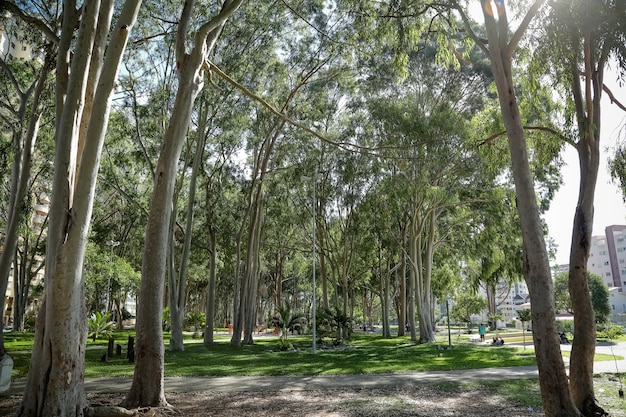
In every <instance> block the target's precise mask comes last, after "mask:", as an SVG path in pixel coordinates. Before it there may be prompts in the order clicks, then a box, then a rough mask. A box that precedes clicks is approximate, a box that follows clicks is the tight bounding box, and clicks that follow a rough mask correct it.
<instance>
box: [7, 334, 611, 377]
mask: <svg viewBox="0 0 626 417" xmlns="http://www.w3.org/2000/svg"><path fill="white" fill-rule="evenodd" d="M129 335H133V334H132V333H130V332H116V333H115V335H114V337H115V344H121V345H122V346H123V353H122V356H115V355H114V356H113V357H111V358H109V359H108V361H107V362H102V361H101V357H102V356H103V354H104V353H105V352H106V348H107V340H105V339H101V340H96V341H95V342H93V341H91V340H89V341H88V344H87V351H86V355H85V361H86V366H85V377H87V378H94V377H105V376H132V374H133V371H134V365H133V364H132V363H129V362H128V360H127V359H126V356H125V355H126V343H127V340H128V336H129ZM168 337H169V335H168V334H165V343H166V344H167V342H168V340H169V339H168ZM215 340H216V342H215V344H214V345H213V346H212V347H210V348H208V349H207V348H205V347H204V345H203V344H202V341H201V340H198V339H192V338H191V335H189V336H188V337H187V339H186V341H185V350H184V352H170V351H169V350H168V349H167V346H166V349H165V375H166V376H233V375H255V376H275V375H337V374H376V373H399V372H417V371H448V370H454V369H475V368H497V367H505V366H522V365H534V364H535V363H536V362H535V356H534V354H533V352H532V350H529V349H523V348H522V347H512V346H506V345H505V346H503V347H492V346H485V345H476V344H474V343H469V342H459V341H458V340H457V342H456V343H453V345H452V348H451V349H448V343H447V336H446V337H443V336H442V339H441V343H438V344H425V345H416V344H414V343H412V342H411V341H410V338H409V337H408V336H405V337H393V338H391V339H383V338H381V336H380V335H376V334H362V333H355V334H353V335H352V339H351V340H349V341H348V342H346V343H345V345H343V346H341V347H339V348H336V349H334V348H326V347H325V346H323V345H321V344H320V345H318V349H317V353H316V354H313V353H312V351H311V350H312V349H311V339H310V337H305V336H303V337H290V338H289V341H290V342H291V343H292V344H293V345H294V350H289V351H281V350H280V348H279V343H278V339H277V338H257V339H256V340H255V344H254V345H250V346H243V347H240V348H236V347H232V346H230V344H229V340H230V338H229V337H228V336H219V335H218V336H216V337H215ZM32 343H33V334H32V333H7V334H5V344H6V347H7V350H8V351H9V352H10V354H11V355H12V356H13V359H14V362H15V365H14V370H13V376H14V377H16V378H20V377H25V376H26V375H27V373H28V364H29V363H30V351H31V349H32ZM567 354H568V352H564V355H567ZM597 356H598V357H597V358H596V359H598V360H602V359H604V360H613V357H612V356H610V355H597ZM600 356H606V357H605V358H601V357H600Z"/></svg>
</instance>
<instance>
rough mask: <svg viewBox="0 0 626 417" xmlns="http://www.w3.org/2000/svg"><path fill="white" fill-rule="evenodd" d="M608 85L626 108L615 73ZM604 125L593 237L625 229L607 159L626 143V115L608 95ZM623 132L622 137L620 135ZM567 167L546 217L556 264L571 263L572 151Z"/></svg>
mask: <svg viewBox="0 0 626 417" xmlns="http://www.w3.org/2000/svg"><path fill="white" fill-rule="evenodd" d="M604 78H605V84H606V85H607V86H608V87H609V88H610V89H611V91H612V92H613V95H614V96H615V98H616V99H617V100H619V101H620V102H621V103H624V104H626V86H622V87H620V86H619V85H618V84H617V82H616V76H615V73H613V72H608V73H607V74H606V75H605V77H604ZM601 117H602V122H601V127H600V129H601V131H600V146H601V151H600V168H599V172H598V182H597V186H596V195H595V200H594V206H595V210H594V220H593V232H592V235H593V236H597V235H603V234H604V229H605V228H606V227H607V226H611V225H614V224H623V225H626V203H624V200H623V198H622V194H621V191H620V190H619V187H618V185H617V184H616V183H613V182H612V180H611V176H610V174H609V171H608V163H607V160H608V157H609V156H610V155H611V154H612V151H613V149H614V148H615V145H616V144H617V143H618V142H619V141H622V142H623V141H626V131H624V130H626V127H625V125H626V112H624V111H623V110H621V109H619V108H618V107H617V105H615V104H611V102H610V99H609V97H608V96H607V94H606V93H605V94H603V95H602V115H601ZM620 132H621V133H620ZM563 156H564V160H565V162H566V164H567V165H566V166H564V167H563V168H562V171H561V172H562V174H563V181H564V184H563V185H562V186H561V189H560V190H559V191H558V192H557V194H556V196H555V198H554V200H553V201H552V204H551V205H550V210H549V211H548V212H547V213H546V214H545V215H544V220H545V221H546V223H547V224H548V229H549V235H550V237H551V238H552V239H553V240H554V242H555V243H556V244H557V246H558V248H557V254H556V263H558V264H567V263H569V249H570V244H571V239H572V225H573V222H574V210H575V208H576V200H577V198H578V183H579V179H580V171H579V168H578V154H577V153H576V150H575V149H574V148H572V147H569V149H566V151H565V153H564V154H563Z"/></svg>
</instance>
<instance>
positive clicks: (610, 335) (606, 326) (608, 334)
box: [596, 321, 624, 340]
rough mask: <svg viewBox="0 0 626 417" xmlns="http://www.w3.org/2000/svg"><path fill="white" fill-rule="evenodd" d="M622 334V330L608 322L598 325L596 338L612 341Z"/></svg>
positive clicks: (620, 327)
mask: <svg viewBox="0 0 626 417" xmlns="http://www.w3.org/2000/svg"><path fill="white" fill-rule="evenodd" d="M623 333H624V328H623V327H622V326H620V325H618V324H615V323H611V322H610V321H607V322H604V323H598V328H597V330H596V337H597V338H598V339H607V340H614V339H617V338H618V337H619V336H621V335H622V334H623Z"/></svg>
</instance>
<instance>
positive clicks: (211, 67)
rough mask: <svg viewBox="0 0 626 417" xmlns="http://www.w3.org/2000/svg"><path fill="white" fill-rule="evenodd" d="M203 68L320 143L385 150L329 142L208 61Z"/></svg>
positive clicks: (343, 147)
mask: <svg viewBox="0 0 626 417" xmlns="http://www.w3.org/2000/svg"><path fill="white" fill-rule="evenodd" d="M205 66H206V67H207V70H208V71H212V72H214V73H215V74H217V75H218V76H220V77H221V78H222V79H223V80H225V81H226V82H227V83H229V84H230V85H232V86H233V87H235V88H236V89H238V90H239V91H241V92H242V93H244V94H245V95H246V96H248V97H249V98H251V99H252V100H254V101H256V102H257V103H259V104H261V106H263V107H265V108H266V109H267V110H269V112H270V113H272V114H273V115H275V116H276V117H278V118H279V119H281V120H282V121H284V122H285V123H288V124H290V125H292V126H294V127H297V128H298V129H302V130H304V131H305V132H307V133H309V134H311V135H313V136H314V137H316V138H318V139H320V140H321V141H323V142H326V143H328V144H329V145H332V146H336V147H337V148H340V149H345V150H348V151H354V150H355V149H356V150H360V151H369V152H374V151H376V150H381V149H385V148H368V147H366V146H360V145H357V144H355V143H349V142H335V141H333V140H330V139H328V138H327V137H325V136H324V135H322V134H321V133H318V132H316V131H315V130H313V129H311V128H309V127H308V126H305V125H304V124H302V123H300V122H298V121H296V120H293V119H291V118H290V117H288V116H286V115H284V114H283V113H281V112H280V111H279V110H277V109H275V108H274V106H272V105H271V104H270V103H268V102H267V101H265V100H264V99H263V98H262V97H259V96H258V95H256V94H254V93H253V92H252V91H250V90H248V89H247V88H246V87H245V86H243V85H241V84H240V83H238V82H237V81H235V80H233V79H232V78H231V77H230V76H229V75H228V74H226V73H225V72H224V71H222V70H221V69H219V67H218V66H217V65H215V64H213V63H212V62H211V61H209V60H208V59H207V60H206V61H205Z"/></svg>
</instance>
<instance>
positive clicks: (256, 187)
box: [231, 4, 335, 345]
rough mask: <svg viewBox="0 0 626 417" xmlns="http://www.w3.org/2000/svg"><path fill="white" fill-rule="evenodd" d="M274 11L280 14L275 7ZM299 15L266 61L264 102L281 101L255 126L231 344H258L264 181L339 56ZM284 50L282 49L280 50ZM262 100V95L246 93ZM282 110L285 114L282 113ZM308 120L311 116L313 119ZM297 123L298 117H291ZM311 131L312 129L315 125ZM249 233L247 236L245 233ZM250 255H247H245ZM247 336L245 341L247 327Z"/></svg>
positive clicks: (313, 11)
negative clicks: (309, 92) (312, 90)
mask: <svg viewBox="0 0 626 417" xmlns="http://www.w3.org/2000/svg"><path fill="white" fill-rule="evenodd" d="M257 13H258V12H257ZM268 13H271V15H272V16H273V15H275V13H276V10H275V9H274V8H271V10H270V11H268ZM305 14H306V15H307V16H309V15H313V16H317V15H323V14H324V10H323V7H322V6H321V5H320V4H316V5H314V7H311V8H310V9H307V10H306V11H305ZM295 16H296V17H295V18H293V19H288V18H286V19H282V20H283V21H284V22H283V26H282V27H283V28H285V29H284V30H297V31H298V33H299V36H297V37H291V36H287V37H282V38H277V39H276V41H277V43H276V44H275V48H274V49H273V50H272V51H271V53H270V55H269V58H268V59H266V61H265V62H264V63H263V65H264V67H263V68H265V69H266V71H267V72H266V73H265V74H264V75H263V76H262V78H261V80H262V83H261V85H260V88H262V90H263V91H268V90H269V93H270V94H271V95H270V94H266V93H264V96H265V97H267V98H266V99H265V103H264V106H265V107H266V108H270V107H271V105H270V104H269V103H268V102H269V101H271V102H274V103H280V104H279V105H278V106H277V107H276V108H271V113H272V115H271V116H269V117H268V113H266V112H265V111H261V110H256V111H254V113H253V117H254V121H255V123H254V125H253V126H252V128H251V130H250V138H249V140H248V148H249V151H250V154H251V157H250V160H251V167H250V171H249V172H250V173H251V185H250V189H249V190H250V191H249V194H248V208H247V213H248V214H247V216H248V218H247V220H246V223H245V224H244V223H243V222H242V227H241V228H240V234H239V238H238V240H245V254H244V256H243V257H242V258H241V259H242V260H243V265H242V268H241V271H242V272H241V274H240V275H239V274H238V277H239V278H240V279H241V281H240V282H238V283H237V285H236V286H235V289H236V297H237V299H236V300H235V302H234V315H233V321H234V324H233V336H232V339H231V344H233V345H240V344H241V343H244V344H248V343H252V330H253V328H254V326H255V325H256V319H257V318H256V308H255V305H256V302H257V293H256V292H257V285H256V283H257V282H258V279H259V266H260V265H259V259H260V258H259V256H260V250H261V247H260V245H259V244H260V242H261V237H262V228H263V219H264V210H265V209H264V194H265V189H264V188H265V186H264V181H270V180H271V176H272V172H273V171H274V170H275V169H277V168H281V167H282V163H283V162H282V161H283V159H284V157H283V156H282V154H283V153H284V152H282V151H281V149H282V147H283V142H285V140H288V139H289V138H290V137H292V136H293V133H292V132H293V129H292V128H290V127H288V124H287V122H288V120H289V119H290V118H291V119H292V120H293V119H298V120H306V119H307V118H308V117H310V114H309V113H308V112H307V111H308V108H307V107H308V103H307V101H306V100H305V99H303V98H302V94H303V93H302V92H303V91H304V90H305V89H306V88H308V86H309V85H311V84H312V83H315V82H318V83H319V82H323V80H326V79H330V78H331V77H332V73H331V74H330V76H329V75H328V73H327V72H326V71H325V70H324V69H325V67H326V66H327V65H328V64H329V62H330V61H331V60H332V59H333V57H334V55H335V52H334V51H332V50H327V48H326V43H327V41H326V40H325V39H324V37H323V36H321V34H320V33H319V32H317V31H314V30H312V29H311V28H310V23H308V22H307V20H306V18H303V15H301V14H296V15H295ZM279 52H280V53H279ZM246 95H248V96H249V97H251V98H254V99H255V100H257V101H260V100H259V99H258V95H255V94H254V93H252V92H250V91H248V92H247V93H246ZM277 115H280V116H281V117H276V116H277ZM307 121H308V120H307ZM289 123H290V124H292V121H290V120H289ZM309 130H310V129H309ZM244 234H245V238H244ZM244 259H245V260H244ZM242 331H243V332H244V334H243V341H242V340H241V337H242V336H241V332H242Z"/></svg>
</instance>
